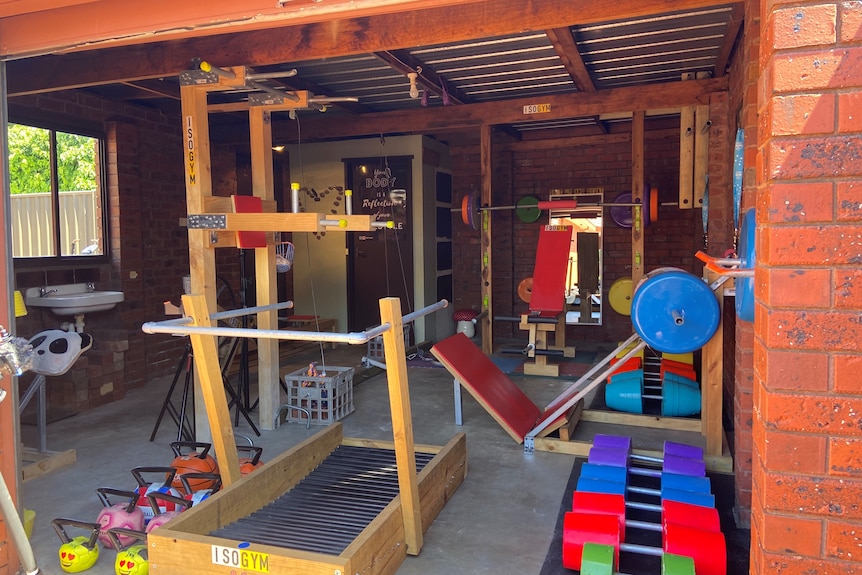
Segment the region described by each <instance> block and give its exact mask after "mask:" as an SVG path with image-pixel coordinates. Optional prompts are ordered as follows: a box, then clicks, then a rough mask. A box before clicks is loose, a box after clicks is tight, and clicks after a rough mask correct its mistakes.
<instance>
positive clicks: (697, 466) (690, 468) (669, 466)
mask: <svg viewBox="0 0 862 575" xmlns="http://www.w3.org/2000/svg"><path fill="white" fill-rule="evenodd" d="M662 471H664V472H665V473H677V474H679V475H691V476H694V477H704V476H706V463H705V462H704V461H703V459H689V458H688V457H679V456H677V455H665V457H664V464H663V465H662Z"/></svg>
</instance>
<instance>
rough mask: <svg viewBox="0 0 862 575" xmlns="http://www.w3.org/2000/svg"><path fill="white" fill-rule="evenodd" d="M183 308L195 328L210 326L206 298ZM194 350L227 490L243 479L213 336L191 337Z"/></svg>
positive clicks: (189, 299) (188, 299)
mask: <svg viewBox="0 0 862 575" xmlns="http://www.w3.org/2000/svg"><path fill="white" fill-rule="evenodd" d="M183 309H184V310H185V313H186V315H187V316H188V317H190V318H191V319H192V325H195V326H206V327H211V326H212V321H211V320H210V319H209V313H210V312H209V307H207V303H206V298H205V297H204V296H203V295H183ZM189 339H191V342H192V351H193V352H194V357H195V375H196V377H197V378H198V380H199V382H200V390H201V392H200V393H199V394H198V395H200V396H201V400H202V401H203V403H204V407H205V409H206V414H207V419H208V420H209V426H210V435H211V436H212V446H213V451H214V452H215V458H216V460H218V466H219V475H221V480H222V484H223V485H224V487H230V486H231V484H232V483H233V482H234V481H236V480H237V479H239V478H240V472H239V457H238V456H237V452H236V439H234V435H233V423H232V422H231V420H230V410H228V408H227V397H226V396H225V391H224V382H223V381H222V377H221V367H220V366H219V361H218V349H217V348H216V338H215V336H212V335H201V334H194V333H193V334H191V335H189Z"/></svg>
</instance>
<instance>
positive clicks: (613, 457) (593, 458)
mask: <svg viewBox="0 0 862 575" xmlns="http://www.w3.org/2000/svg"><path fill="white" fill-rule="evenodd" d="M588 461H589V462H590V463H596V464H598V465H613V466H614V467H628V466H629V454H628V451H626V450H625V449H620V448H615V447H593V448H591V449H590V455H589V458H588Z"/></svg>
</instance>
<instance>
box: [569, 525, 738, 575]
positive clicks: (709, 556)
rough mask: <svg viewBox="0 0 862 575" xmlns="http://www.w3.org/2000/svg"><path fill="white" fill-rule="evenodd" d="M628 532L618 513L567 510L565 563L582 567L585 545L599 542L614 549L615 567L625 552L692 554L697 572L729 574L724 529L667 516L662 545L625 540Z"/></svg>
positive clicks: (574, 567) (659, 555) (655, 554)
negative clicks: (625, 541)
mask: <svg viewBox="0 0 862 575" xmlns="http://www.w3.org/2000/svg"><path fill="white" fill-rule="evenodd" d="M626 525H628V521H626ZM624 531H625V529H624V528H621V527H620V523H619V518H618V516H616V515H610V514H605V513H584V512H577V511H570V512H568V513H566V516H565V518H564V523H563V566H564V567H566V568H567V569H577V570H580V569H581V567H582V560H583V552H584V546H585V544H587V543H598V544H601V545H609V546H611V547H612V548H613V550H614V553H613V561H612V566H613V569H616V567H617V566H618V565H619V553H620V551H623V552H627V553H639V554H642V555H652V556H655V557H661V558H662V559H663V560H664V555H665V554H672V555H680V556H683V557H690V558H691V559H692V560H693V563H694V569H695V571H696V572H697V575H726V573H727V546H726V543H725V539H724V534H723V533H721V531H709V530H706V529H700V528H698V527H692V526H690V525H682V524H679V523H671V522H670V521H665V520H664V518H663V521H662V526H661V534H662V545H661V547H660V548H659V547H651V546H648V545H638V544H632V543H623V542H622V539H623V535H622V533H623V532H624Z"/></svg>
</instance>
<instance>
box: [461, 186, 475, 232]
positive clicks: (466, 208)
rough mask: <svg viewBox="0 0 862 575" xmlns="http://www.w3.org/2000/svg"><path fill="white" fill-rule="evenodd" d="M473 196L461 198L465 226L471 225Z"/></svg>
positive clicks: (462, 218) (462, 220)
mask: <svg viewBox="0 0 862 575" xmlns="http://www.w3.org/2000/svg"><path fill="white" fill-rule="evenodd" d="M472 195H473V194H467V195H465V196H464V197H463V198H461V223H462V224H464V225H465V226H469V225H470V219H471V218H470V196H472Z"/></svg>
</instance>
